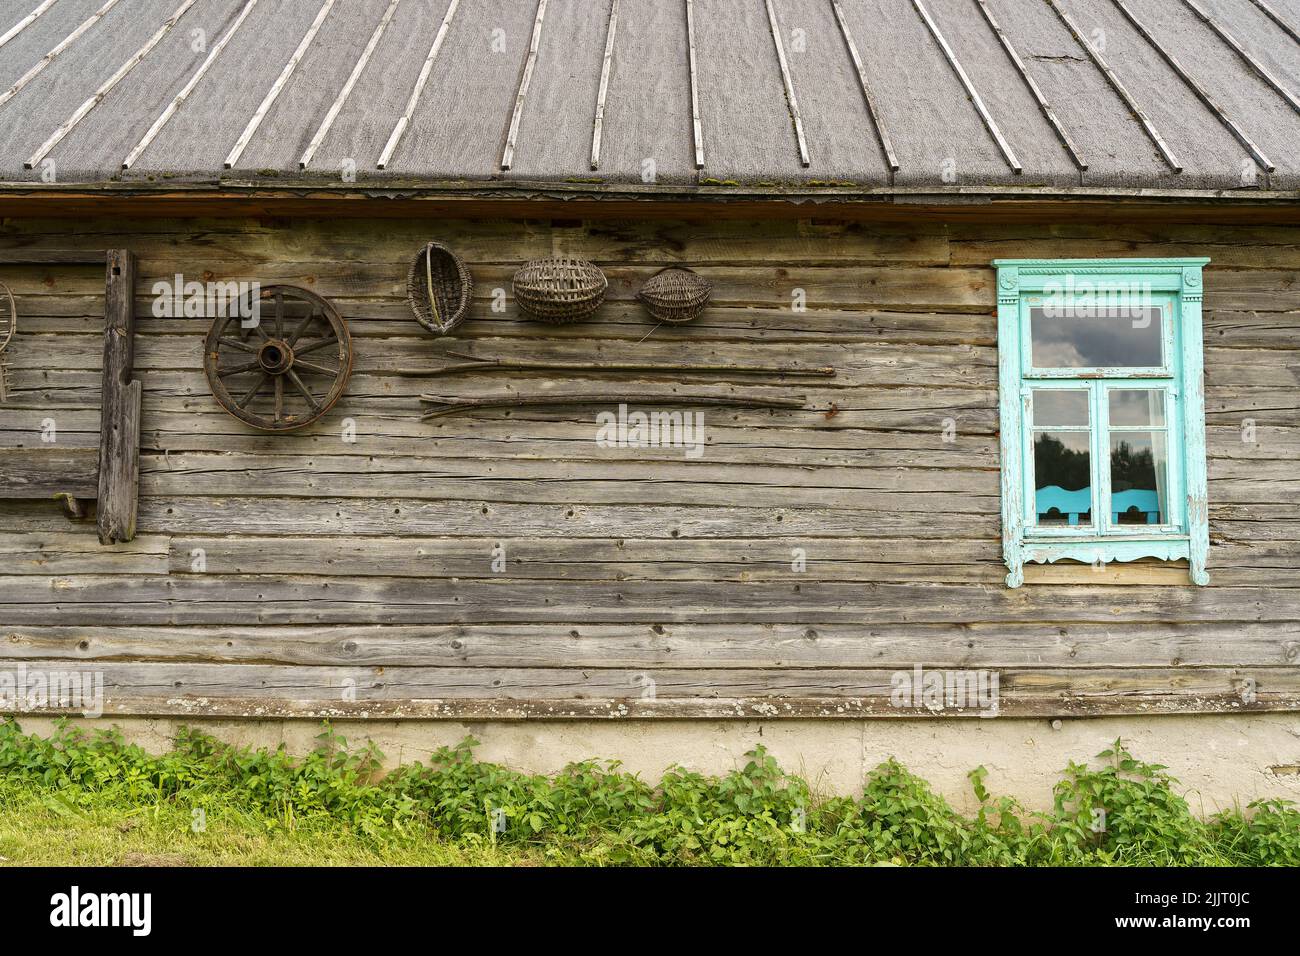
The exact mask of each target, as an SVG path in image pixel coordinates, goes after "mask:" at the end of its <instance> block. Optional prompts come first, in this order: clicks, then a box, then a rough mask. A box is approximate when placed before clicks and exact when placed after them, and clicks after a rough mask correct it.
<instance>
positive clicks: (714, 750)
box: [20, 713, 1300, 814]
mask: <svg viewBox="0 0 1300 956" xmlns="http://www.w3.org/2000/svg"><path fill="white" fill-rule="evenodd" d="M20 723H21V724H22V726H23V729H24V730H26V731H27V732H29V733H31V732H34V733H39V734H43V735H44V734H48V733H50V732H51V731H52V729H53V721H52V720H50V719H48V718H38V717H23V718H20ZM79 723H80V724H82V725H84V726H86V727H87V729H93V728H97V727H106V726H109V725H110V724H112V725H116V726H118V727H119V728H121V730H122V731H123V733H124V734H125V735H126V737H127V739H128V740H131V741H134V742H136V743H139V744H140V745H141V746H143V747H145V748H146V749H149V750H152V751H162V750H166V749H167V748H168V747H169V746H170V743H171V738H172V736H173V735H174V734H175V733H176V730H177V728H178V727H179V726H180V725H181V724H182V723H185V724H188V725H190V726H194V727H199V728H201V729H203V730H205V731H207V732H208V733H210V734H212V735H213V736H215V737H218V738H220V739H222V740H226V741H229V742H231V743H237V744H251V745H253V746H267V747H275V746H277V745H278V744H280V743H282V742H283V743H284V744H285V746H286V747H287V748H288V750H289V751H290V752H291V753H303V752H306V751H308V750H310V749H311V747H312V746H313V738H315V736H316V735H317V734H319V733H320V729H321V728H320V725H319V724H318V723H315V722H312V721H256V720H237V721H235V720H231V721H221V720H186V721H176V720H164V719H149V718H113V719H111V720H110V719H108V718H104V719H101V720H82V721H79ZM334 727H335V729H336V731H337V732H338V733H341V734H342V735H343V736H344V737H346V738H347V739H348V740H349V741H350V742H352V743H359V742H361V741H363V740H364V739H365V738H367V737H368V738H369V739H371V740H373V741H374V742H375V744H376V746H378V747H379V749H380V750H382V751H383V753H384V755H385V758H386V761H387V762H388V763H389V764H397V763H407V762H411V761H415V760H421V761H424V760H427V759H428V757H429V754H430V753H431V752H432V751H433V750H435V749H436V748H438V747H440V746H444V745H450V744H455V743H456V742H458V741H460V740H461V739H463V738H464V737H466V736H467V735H473V736H474V737H475V738H477V739H478V740H479V741H481V744H480V746H479V747H478V748H477V749H476V751H475V752H476V754H477V755H478V757H479V759H481V760H489V761H493V762H495V763H501V764H505V765H507V766H510V767H513V768H515V769H519V770H526V771H531V772H541V773H549V772H554V771H556V770H559V769H560V768H561V767H563V766H564V765H565V764H566V763H569V762H571V761H575V760H582V759H586V758H593V757H594V758H600V759H619V760H621V761H622V762H623V765H624V767H625V768H626V769H627V770H630V771H632V772H635V773H638V774H640V775H641V776H642V777H643V778H644V779H647V780H655V779H657V777H658V775H659V774H660V773H662V772H663V770H664V769H665V768H667V767H669V766H671V765H673V764H680V765H682V766H683V767H686V768H688V769H691V770H699V771H703V772H706V773H712V774H718V773H725V772H726V771H728V770H730V769H732V768H733V767H736V766H739V765H743V762H744V756H743V755H744V753H745V751H747V750H749V749H751V748H752V747H753V746H754V745H755V744H758V743H762V744H763V745H764V746H766V747H767V748H768V750H769V751H771V752H772V754H773V755H774V756H775V757H776V758H777V759H778V760H779V761H780V763H781V765H782V766H783V767H785V768H786V769H787V770H790V771H793V772H797V773H799V774H800V775H802V776H804V777H805V778H806V779H808V780H809V781H810V782H811V783H812V784H813V786H814V787H815V788H816V789H817V790H819V791H821V792H823V793H835V794H856V793H860V792H861V782H862V779H863V777H864V775H865V774H866V773H868V772H870V771H871V770H872V769H873V768H874V767H876V766H877V765H878V764H879V763H880V762H881V761H883V760H885V759H887V758H888V757H890V756H895V757H897V758H898V759H899V760H901V761H902V762H903V763H904V764H905V765H906V766H907V767H908V768H909V769H910V770H912V771H913V772H914V773H916V774H918V775H920V776H922V777H924V778H925V779H926V780H928V781H929V782H930V784H931V785H932V786H933V787H934V788H935V789H936V790H937V791H939V792H940V793H942V794H943V795H944V796H945V797H947V798H948V800H949V801H951V802H952V804H953V805H954V806H955V807H957V808H958V809H959V810H962V811H964V812H971V811H972V810H973V809H974V808H975V806H976V803H975V799H974V796H973V794H972V793H971V788H970V784H969V782H968V781H967V779H966V774H967V773H968V772H969V771H970V770H971V769H973V768H974V767H977V766H979V765H981V764H982V765H984V766H985V767H986V768H988V771H989V775H988V780H987V786H988V788H989V790H990V791H991V792H992V793H994V794H1008V795H1011V796H1014V797H1016V798H1017V799H1018V800H1020V801H1021V802H1022V803H1024V804H1025V805H1026V806H1027V807H1030V808H1048V807H1050V806H1051V802H1052V785H1053V784H1054V783H1055V782H1056V781H1057V780H1058V779H1059V778H1060V776H1061V771H1062V770H1063V769H1064V767H1065V765H1066V763H1067V762H1068V761H1070V760H1074V761H1076V762H1088V761H1091V759H1092V758H1093V756H1094V755H1095V754H1097V753H1098V752H1100V751H1102V750H1104V749H1105V748H1106V747H1107V745H1109V744H1110V743H1111V742H1112V741H1114V740H1115V738H1116V737H1122V738H1123V739H1124V741H1125V744H1126V746H1128V748H1129V749H1130V750H1131V751H1132V752H1133V753H1134V754H1135V755H1136V756H1137V757H1138V758H1140V759H1143V760H1146V761H1148V762H1152V763H1160V764H1165V765H1166V766H1168V767H1169V772H1170V773H1171V774H1172V775H1173V776H1174V777H1176V778H1178V780H1179V781H1180V784H1181V790H1182V792H1183V793H1184V795H1185V796H1186V797H1187V799H1188V801H1189V802H1190V803H1191V805H1192V808H1193V809H1194V810H1195V811H1197V812H1198V813H1202V814H1210V813H1214V812H1215V811H1217V810H1221V809H1225V808H1229V807H1232V806H1233V805H1234V804H1237V805H1241V806H1243V807H1244V806H1245V805H1246V804H1247V803H1250V802H1251V801H1252V800H1257V799H1260V798H1265V797H1284V798H1288V799H1291V800H1296V801H1298V802H1300V714H1289V713H1288V714H1252V715H1228V716H1225V715H1204V716H1194V717H1192V716H1188V717H1181V716H1178V717H1174V716H1167V717H1106V718H1095V719H1079V720H1063V721H1060V722H1059V724H1057V723H1052V722H1048V721H1045V720H1013V719H1006V718H998V719H996V720H978V719H962V720H943V719H925V720H875V721H768V722H736V721H671V722H669V721H619V722H613V721H611V722H581V723H578V722H575V723H551V722H546V723H521V722H500V723H456V722H448V721H401V722H384V721H340V722H337V723H336V724H335V725H334Z"/></svg>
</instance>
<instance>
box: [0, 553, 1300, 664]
mask: <svg viewBox="0 0 1300 956" xmlns="http://www.w3.org/2000/svg"><path fill="white" fill-rule="evenodd" d="M137 540H139V539H137ZM1183 574H1184V577H1185V576H1186V572H1185V571H1184V572H1183ZM0 638H3V640H0V660H32V659H60V660H79V661H110V660H122V661H127V660H131V659H137V660H156V661H192V662H209V663H220V662H228V663H245V664H255V663H276V664H307V665H341V664H342V665H352V666H372V667H405V666H438V667H555V666H564V667H603V668H611V667H628V668H643V667H675V668H695V667H698V668H721V667H772V668H775V667H816V668H841V667H848V668H854V667H857V668H869V667H887V666H888V667H911V666H912V665H913V664H914V663H916V662H917V661H922V662H924V664H925V666H927V667H964V668H980V667H996V668H1001V667H1022V668H1028V667H1040V666H1041V667H1052V668H1086V667H1099V666H1104V667H1128V666H1135V667H1147V666H1168V667H1205V666H1274V665H1287V664H1289V665H1294V664H1296V663H1297V662H1300V633H1297V632H1296V630H1295V629H1288V628H1283V627H1279V626H1278V625H1276V624H1272V623H1270V624H1244V623H1241V622H1234V621H1225V622H1220V621H1202V622H1194V623H1168V622H1153V623H1151V624H1150V625H1146V626H1142V627H1132V628H1116V627H1115V626H1114V625H1113V624H1110V623H1105V624H1087V623H1084V624H1020V623H1003V624H947V625H935V624H892V625H877V624H870V625H865V624H826V623H812V624H726V625H715V624H690V623H683V624H678V623H668V624H652V625H645V624H588V623H585V622H584V623H574V624H572V625H567V624H554V625H545V624H456V625H449V626H436V625H433V626H427V625H426V626H420V625H400V624H394V625H340V624H332V625H311V626H301V625H275V626H262V627H258V626H240V625H229V626H220V625H218V626H194V627H153V626H146V627H138V626H126V627H103V626H98V625H85V626H68V625H39V624H38V625H30V626H26V625H23V626H18V625H10V626H8V627H6V628H4V629H0Z"/></svg>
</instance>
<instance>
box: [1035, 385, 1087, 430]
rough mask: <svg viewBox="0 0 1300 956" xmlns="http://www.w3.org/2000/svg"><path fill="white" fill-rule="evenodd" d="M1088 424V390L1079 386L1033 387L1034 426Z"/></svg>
mask: <svg viewBox="0 0 1300 956" xmlns="http://www.w3.org/2000/svg"><path fill="white" fill-rule="evenodd" d="M1087 424H1088V392H1087V390H1085V389H1081V388H1036V389H1034V425H1035V427H1039V428H1042V427H1047V426H1051V425H1055V426H1058V427H1059V426H1068V425H1083V426H1085V427H1086V426H1087Z"/></svg>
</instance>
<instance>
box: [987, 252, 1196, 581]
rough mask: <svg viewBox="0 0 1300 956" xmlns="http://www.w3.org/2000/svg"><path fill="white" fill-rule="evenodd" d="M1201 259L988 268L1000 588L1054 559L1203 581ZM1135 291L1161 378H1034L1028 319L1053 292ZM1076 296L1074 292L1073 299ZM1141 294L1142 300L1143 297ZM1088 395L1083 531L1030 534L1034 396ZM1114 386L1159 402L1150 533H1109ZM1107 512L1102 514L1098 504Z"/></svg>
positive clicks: (1121, 373) (1050, 373)
mask: <svg viewBox="0 0 1300 956" xmlns="http://www.w3.org/2000/svg"><path fill="white" fill-rule="evenodd" d="M1209 261H1210V260H1209V259H1208V258H1200V257H1197V258H1178V259H995V260H994V261H993V265H994V267H995V268H996V269H997V275H998V280H997V290H998V386H999V393H1000V407H1001V412H1000V417H1001V442H1000V444H1001V451H1002V552H1003V558H1004V560H1005V561H1006V565H1007V586H1008V587H1013V588H1015V587H1019V586H1020V585H1021V584H1023V583H1024V566H1025V564H1026V563H1028V562H1036V563H1045V562H1053V561H1060V560H1075V561H1084V562H1087V563H1089V564H1108V563H1110V562H1112V561H1135V560H1137V559H1139V558H1148V557H1150V558H1158V559H1161V560H1166V561H1174V560H1180V559H1185V560H1186V561H1187V563H1188V568H1189V577H1190V579H1191V581H1192V582H1193V583H1194V584H1198V585H1205V584H1208V583H1209V581H1210V578H1209V573H1208V571H1207V570H1206V564H1207V561H1208V557H1209V548H1210V533H1209V514H1208V505H1207V479H1206V468H1205V372H1204V358H1203V344H1202V330H1201V304H1202V299H1203V289H1204V285H1203V278H1202V269H1203V268H1204V267H1205V265H1207V264H1208V263H1209ZM1134 288H1140V289H1141V290H1142V296H1143V299H1142V303H1143V304H1149V305H1152V306H1154V305H1156V304H1159V306H1160V308H1161V310H1162V313H1163V314H1164V323H1163V329H1162V335H1163V339H1162V342H1163V346H1164V348H1163V365H1162V366H1161V367H1159V368H1154V367H1153V368H1068V369H1043V368H1035V367H1034V366H1033V363H1032V353H1031V349H1030V338H1029V322H1030V309H1031V308H1032V307H1033V306H1034V304H1035V303H1037V302H1040V301H1041V299H1042V297H1044V296H1046V295H1048V294H1053V295H1058V294H1061V290H1063V289H1065V290H1087V291H1092V292H1095V293H1104V294H1106V295H1116V296H1118V297H1119V298H1118V301H1119V302H1121V303H1122V302H1124V296H1125V295H1127V294H1129V291H1131V290H1133V289H1134ZM1080 294H1083V293H1082V292H1081V293H1080ZM1147 294H1149V295H1150V300H1149V301H1148V300H1147V299H1146V296H1147ZM1047 388H1065V389H1076V390H1086V391H1087V392H1088V395H1089V400H1088V401H1089V410H1090V411H1089V422H1090V423H1089V426H1088V427H1089V429H1090V435H1091V442H1092V445H1091V457H1090V461H1091V462H1092V463H1093V473H1094V475H1095V476H1096V480H1094V481H1093V482H1092V509H1091V516H1092V517H1091V523H1090V524H1089V525H1088V526H1086V527H1082V528H1079V527H1073V528H1072V527H1068V526H1067V527H1035V526H1034V516H1033V515H1032V514H1030V511H1031V510H1032V509H1033V508H1034V504H1033V489H1034V484H1033V410H1032V401H1031V394H1032V390H1034V389H1047ZM1117 388H1136V389H1159V390H1163V391H1164V392H1165V430H1166V435H1167V441H1166V445H1167V454H1168V461H1169V474H1168V477H1167V479H1166V481H1167V488H1168V495H1167V500H1168V512H1169V513H1168V515H1166V519H1167V520H1166V522H1165V523H1164V524H1160V525H1149V526H1148V525H1134V524H1124V525H1119V524H1112V523H1111V522H1110V520H1109V512H1110V507H1109V504H1110V469H1109V468H1108V467H1105V463H1104V462H1105V460H1106V459H1103V457H1102V454H1101V453H1102V451H1103V450H1105V452H1106V458H1107V459H1108V457H1109V442H1108V441H1107V444H1106V447H1105V449H1103V446H1102V442H1103V440H1106V439H1107V437H1108V436H1109V434H1110V433H1111V430H1112V427H1113V428H1114V429H1115V430H1117V431H1122V430H1123V427H1124V426H1119V425H1116V426H1111V424H1110V422H1109V414H1108V407H1107V406H1106V401H1107V398H1106V396H1107V395H1108V393H1109V392H1110V391H1111V390H1113V389H1117ZM1103 504H1105V505H1106V507H1105V508H1103V507H1102V505H1103Z"/></svg>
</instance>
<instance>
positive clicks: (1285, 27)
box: [1250, 0, 1300, 43]
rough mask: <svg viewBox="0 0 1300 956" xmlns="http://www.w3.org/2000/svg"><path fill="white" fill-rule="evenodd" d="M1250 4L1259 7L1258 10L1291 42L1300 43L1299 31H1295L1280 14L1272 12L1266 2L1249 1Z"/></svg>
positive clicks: (1263, 0)
mask: <svg viewBox="0 0 1300 956" xmlns="http://www.w3.org/2000/svg"><path fill="white" fill-rule="evenodd" d="M1250 2H1251V3H1253V4H1254V5H1255V6H1257V7H1259V9H1260V10H1262V11H1264V13H1265V14H1266V15H1267V16H1268V18H1269V19H1270V20H1272V21H1273V22H1274V23H1276V24H1277V25H1278V26H1279V27H1281V29H1282V31H1283V32H1284V33H1286V35H1287V36H1289V37H1290V38H1291V39H1292V40H1295V42H1296V43H1300V30H1297V29H1296V28H1295V27H1293V26H1292V25H1291V24H1289V23H1287V22H1286V21H1285V20H1283V19H1282V14H1280V13H1278V12H1277V11H1276V10H1274V9H1273V7H1272V5H1271V4H1269V2H1268V0H1250Z"/></svg>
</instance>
